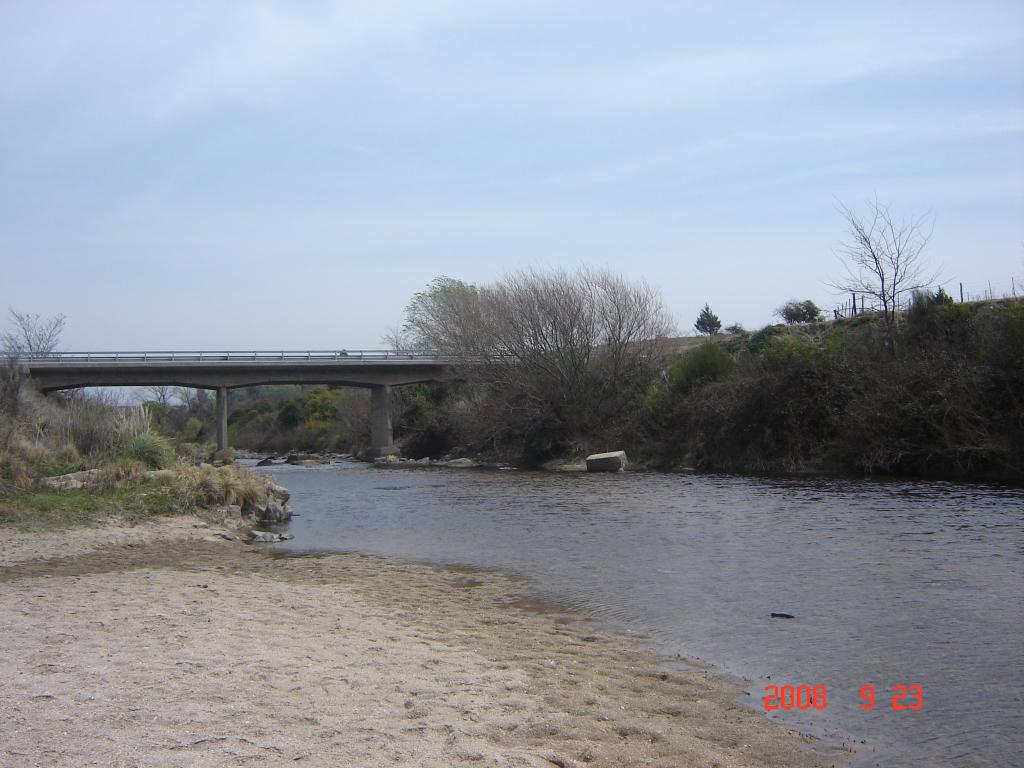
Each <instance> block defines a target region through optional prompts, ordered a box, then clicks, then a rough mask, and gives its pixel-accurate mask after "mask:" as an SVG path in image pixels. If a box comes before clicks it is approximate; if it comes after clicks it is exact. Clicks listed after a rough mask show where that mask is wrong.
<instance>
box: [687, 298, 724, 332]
mask: <svg viewBox="0 0 1024 768" xmlns="http://www.w3.org/2000/svg"><path fill="white" fill-rule="evenodd" d="M693 327H694V328H696V329H697V332H698V333H703V334H705V335H707V336H717V335H718V332H719V331H720V330H721V329H722V321H721V320H719V319H718V315H716V314H715V313H714V312H712V311H711V307H709V306H708V305H707V304H705V305H704V309H702V310H701V311H700V315H698V316H697V322H695V323H694V324H693Z"/></svg>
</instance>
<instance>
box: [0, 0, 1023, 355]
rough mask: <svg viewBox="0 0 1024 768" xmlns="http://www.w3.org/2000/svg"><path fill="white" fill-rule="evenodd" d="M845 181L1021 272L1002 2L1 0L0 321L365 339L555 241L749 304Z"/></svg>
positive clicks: (853, 197) (768, 293) (814, 247)
mask: <svg viewBox="0 0 1024 768" xmlns="http://www.w3.org/2000/svg"><path fill="white" fill-rule="evenodd" d="M876 197H877V198H878V199H879V200H881V201H883V202H887V203H890V204H891V205H892V210H893V211H894V212H896V213H897V215H899V216H907V217H911V216H918V215H927V216H928V217H929V219H930V221H931V225H932V227H933V233H932V238H931V241H930V243H929V245H928V249H927V256H928V261H929V264H930V265H932V266H933V267H934V268H935V269H938V270H940V271H941V278H940V280H941V281H942V282H944V284H945V285H946V287H947V289H948V290H950V292H951V293H955V291H956V290H958V284H959V283H960V282H963V283H964V284H965V286H966V287H967V289H968V290H969V291H975V292H979V291H981V290H983V289H985V288H986V287H987V283H988V281H991V282H992V285H993V289H994V290H995V291H996V292H997V293H1000V292H1007V293H1008V292H1009V291H1010V290H1011V278H1014V280H1015V284H1016V286H1017V290H1018V292H1020V285H1021V283H1024V3H1022V2H1019V0H1013V1H1012V2H971V3H964V2H951V3H945V2H900V3H894V2H891V0H889V1H888V2H883V3H874V2H870V1H862V2H857V3H809V2H793V3H787V2H749V3H731V2H716V3H707V2H694V3H688V2H642V1H640V2H631V3H624V2H600V1H599V0H589V1H587V2H574V1H572V0H567V1H565V2H558V3H552V2H550V1H547V2H535V1H534V0H515V1H514V2H503V1H500V0H499V1H495V2H488V1H487V0H450V1H449V0H438V1H437V2H433V1H431V0H418V1H417V2H391V1H390V0H372V2H317V1H315V0H308V1H306V2H291V1H288V2H255V1H254V2H228V1H225V2H216V3H211V2H207V1H206V0H201V1H200V2H181V1H176V2H146V3H139V2H135V0H129V1H127V2H103V1H102V0H96V1H91V2H79V1H78V0H74V1H71V0H69V1H68V2H63V3H61V2H48V1H47V0H40V1H34V2H11V1H10V0H0V262H2V263H0V266H2V269H0V311H5V310H6V308H13V309H15V310H18V311H22V312H32V313H39V314H41V315H44V316H45V315H52V314H55V313H63V314H65V315H66V316H67V327H66V331H65V333H64V338H63V346H64V348H65V349H74V350H86V349H88V350H130V349H147V350H157V349H209V350H214V349H237V350H243V349H244V350H249V349H339V348H346V349H357V348H378V347H380V346H381V338H382V336H383V335H384V334H385V333H386V332H387V330H388V329H389V328H392V327H394V326H398V325H400V324H401V321H402V316H403V308H404V307H405V305H406V304H407V302H408V300H409V298H410V297H411V296H412V295H413V294H414V293H415V292H416V291H418V290H420V289H422V288H423V287H424V286H425V285H426V284H427V283H428V282H429V281H430V280H431V279H433V278H434V277H437V276H439V275H448V276H451V277H456V278H460V279H463V280H467V281H470V282H478V283H480V282H487V281H491V280H494V279H497V278H499V277H500V276H501V275H503V274H505V273H507V272H509V271H512V270H516V269H522V268H527V267H536V268H541V269H545V268H553V267H565V268H568V269H572V268H574V267H576V266H578V265H581V264H589V265H595V266H600V267H607V268H610V269H612V270H614V271H617V272H620V273H622V274H624V275H626V276H628V277H630V278H634V279H638V280H640V279H642V280H646V281H648V282H649V283H651V284H652V285H655V286H657V287H658V288H660V290H661V291H662V294H663V296H664V299H665V303H666V305H667V307H668V309H669V310H670V311H671V312H672V314H673V315H674V317H675V318H676V321H677V324H678V326H679V329H680V331H681V332H683V333H692V332H693V328H692V324H693V321H694V320H695V319H696V317H697V314H698V312H699V310H700V308H701V307H702V306H703V305H704V303H705V302H707V303H709V304H710V306H711V308H712V309H713V310H714V311H715V312H716V313H717V314H718V315H719V316H720V317H721V319H722V321H723V322H724V323H725V324H730V323H734V322H740V323H742V324H744V325H746V326H747V327H759V326H760V325H763V324H765V323H768V322H771V321H772V319H773V318H772V312H773V310H774V309H775V308H776V307H778V306H779V305H781V304H782V303H784V302H785V301H786V300H788V299H791V298H797V299H806V298H811V299H813V300H815V301H817V302H818V303H819V304H820V305H821V306H823V307H828V308H830V307H832V306H833V305H835V304H836V303H837V302H838V301H840V300H841V299H840V298H839V297H837V296H836V295H835V291H834V289H832V288H830V287H829V285H828V283H829V281H830V280H832V279H835V278H837V277H839V276H840V275H841V274H842V266H841V264H840V263H839V260H838V257H837V255H836V250H837V247H838V246H839V244H840V243H841V242H842V241H843V239H844V236H845V228H846V223H845V221H844V219H843V217H842V215H841V214H840V213H839V211H838V210H837V209H838V206H840V205H844V204H845V205H848V206H851V207H853V208H854V209H855V210H856V209H859V208H860V207H861V206H862V204H863V203H864V201H865V200H868V199H874V198H876ZM3 325H4V323H3V322H2V321H0V326H3Z"/></svg>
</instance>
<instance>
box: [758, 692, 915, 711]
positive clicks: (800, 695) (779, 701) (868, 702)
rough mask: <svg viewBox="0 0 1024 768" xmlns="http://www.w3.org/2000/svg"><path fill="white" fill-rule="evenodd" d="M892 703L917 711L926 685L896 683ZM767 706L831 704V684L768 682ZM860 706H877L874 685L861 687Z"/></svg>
mask: <svg viewBox="0 0 1024 768" xmlns="http://www.w3.org/2000/svg"><path fill="white" fill-rule="evenodd" d="M892 691H893V695H892V698H891V699H890V703H891V706H892V708H893V710H895V711H896V712H906V711H913V712H918V711H920V710H921V709H923V708H924V689H922V688H921V686H920V685H910V686H907V685H894V686H893V688H892ZM764 692H765V697H764V708H765V711H767V712H774V711H776V710H780V709H782V710H791V709H800V710H807V709H817V710H823V709H825V708H826V707H828V688H827V687H826V686H824V685H815V686H810V685H766V686H765V687H764ZM860 708H861V709H863V710H865V711H867V710H870V709H874V708H875V686H873V685H864V686H861V689H860Z"/></svg>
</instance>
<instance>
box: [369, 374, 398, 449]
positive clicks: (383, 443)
mask: <svg viewBox="0 0 1024 768" xmlns="http://www.w3.org/2000/svg"><path fill="white" fill-rule="evenodd" d="M392 441H393V437H392V435H391V387H389V386H388V385H387V384H378V385H377V386H375V387H372V388H371V389H370V445H371V447H372V448H373V449H374V450H377V451H384V450H387V449H388V448H390V447H391V444H392Z"/></svg>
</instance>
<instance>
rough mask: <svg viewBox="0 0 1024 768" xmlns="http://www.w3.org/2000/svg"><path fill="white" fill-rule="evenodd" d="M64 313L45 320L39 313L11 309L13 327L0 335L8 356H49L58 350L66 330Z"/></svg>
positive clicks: (0, 343) (0, 340) (0, 341)
mask: <svg viewBox="0 0 1024 768" xmlns="http://www.w3.org/2000/svg"><path fill="white" fill-rule="evenodd" d="M65 319H66V318H65V317H64V315H54V316H53V317H49V318H46V319H45V320H44V319H43V318H41V317H40V316H39V315H33V314H29V313H27V312H16V311H14V310H13V309H12V310H10V322H11V326H12V327H11V329H10V330H7V331H4V333H3V335H2V336H0V345H2V346H3V350H4V354H5V355H7V356H8V357H48V356H50V355H52V354H53V353H54V352H56V351H57V347H58V345H59V344H60V334H61V332H62V331H63V330H64V321H65Z"/></svg>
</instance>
